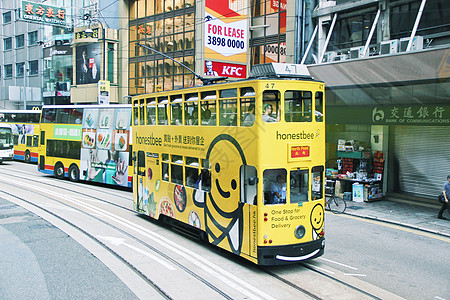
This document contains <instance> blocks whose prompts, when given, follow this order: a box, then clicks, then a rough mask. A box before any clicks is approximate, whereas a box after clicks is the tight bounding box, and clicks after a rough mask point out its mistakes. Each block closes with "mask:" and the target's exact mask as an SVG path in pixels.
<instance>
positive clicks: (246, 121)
mask: <svg viewBox="0 0 450 300" xmlns="http://www.w3.org/2000/svg"><path fill="white" fill-rule="evenodd" d="M254 123H255V98H241V126H246V127H249V126H252V125H253V124H254Z"/></svg>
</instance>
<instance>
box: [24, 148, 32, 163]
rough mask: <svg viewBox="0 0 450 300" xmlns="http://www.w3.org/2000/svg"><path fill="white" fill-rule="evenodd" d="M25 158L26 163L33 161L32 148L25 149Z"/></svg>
mask: <svg viewBox="0 0 450 300" xmlns="http://www.w3.org/2000/svg"><path fill="white" fill-rule="evenodd" d="M24 160H25V162H26V163H29V162H30V161H31V153H30V150H27V151H25V157H24Z"/></svg>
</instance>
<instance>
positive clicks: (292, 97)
mask: <svg viewBox="0 0 450 300" xmlns="http://www.w3.org/2000/svg"><path fill="white" fill-rule="evenodd" d="M284 106H285V108H284V110H285V119H286V122H311V121H312V93H311V92H310V91H286V92H285V94H284Z"/></svg>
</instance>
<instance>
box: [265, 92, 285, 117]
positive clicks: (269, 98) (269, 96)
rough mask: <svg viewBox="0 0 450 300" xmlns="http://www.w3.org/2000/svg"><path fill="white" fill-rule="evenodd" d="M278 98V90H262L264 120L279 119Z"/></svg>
mask: <svg viewBox="0 0 450 300" xmlns="http://www.w3.org/2000/svg"><path fill="white" fill-rule="evenodd" d="M280 99H281V95H280V92H279V91H264V93H263V115H262V119H263V121H264V122H268V123H270V122H279V121H280V112H279V111H280Z"/></svg>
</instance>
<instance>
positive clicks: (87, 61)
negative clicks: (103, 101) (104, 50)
mask: <svg viewBox="0 0 450 300" xmlns="http://www.w3.org/2000/svg"><path fill="white" fill-rule="evenodd" d="M101 56H102V54H101V51H100V43H94V44H89V45H86V46H78V47H77V51H76V72H77V78H76V79H77V80H76V84H87V83H97V82H98V81H99V79H100V59H101Z"/></svg>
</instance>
